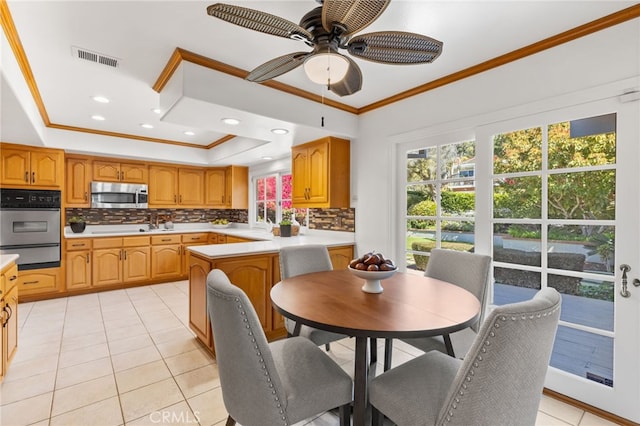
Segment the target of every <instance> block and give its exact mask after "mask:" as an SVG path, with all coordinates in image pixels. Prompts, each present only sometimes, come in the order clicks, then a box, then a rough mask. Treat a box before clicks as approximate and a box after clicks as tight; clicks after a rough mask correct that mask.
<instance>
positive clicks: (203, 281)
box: [187, 253, 215, 353]
mask: <svg viewBox="0 0 640 426" xmlns="http://www.w3.org/2000/svg"><path fill="white" fill-rule="evenodd" d="M187 258H188V259H189V328H191V330H193V332H194V333H195V335H196V337H197V338H198V340H200V341H201V342H202V343H203V344H204V345H205V346H206V347H207V348H208V349H209V350H210V351H212V352H213V353H215V349H214V347H213V336H212V335H211V323H210V322H209V313H208V312H207V275H208V274H209V271H211V261H209V260H207V259H201V258H199V257H195V256H193V255H192V254H191V253H189V254H187Z"/></svg>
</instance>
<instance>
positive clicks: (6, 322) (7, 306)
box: [2, 303, 13, 327]
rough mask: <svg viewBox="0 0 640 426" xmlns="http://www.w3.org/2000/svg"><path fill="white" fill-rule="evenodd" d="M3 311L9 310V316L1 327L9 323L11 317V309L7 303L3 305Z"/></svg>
mask: <svg viewBox="0 0 640 426" xmlns="http://www.w3.org/2000/svg"><path fill="white" fill-rule="evenodd" d="M4 309H8V310H9V316H7V320H6V321H5V322H4V324H2V326H3V327H4V326H5V325H7V324H8V323H9V320H10V319H11V317H12V316H13V309H11V306H9V304H8V303H7V304H6V305H5V307H4V308H3V309H2V310H4Z"/></svg>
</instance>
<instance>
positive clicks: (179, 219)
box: [65, 208, 249, 225]
mask: <svg viewBox="0 0 640 426" xmlns="http://www.w3.org/2000/svg"><path fill="white" fill-rule="evenodd" d="M65 214H66V218H67V220H68V219H69V218H70V217H71V216H82V217H84V220H85V221H86V222H87V224H88V225H131V224H134V225H135V224H144V223H149V221H150V220H153V221H155V218H156V216H158V218H159V222H160V223H164V222H165V220H166V219H168V218H169V217H171V218H172V220H173V222H175V223H200V222H201V223H206V222H210V221H212V220H214V219H228V220H229V221H230V222H235V223H248V221H249V215H248V211H247V210H242V209H237V210H231V209H229V210H218V209H76V208H68V209H66V210H65Z"/></svg>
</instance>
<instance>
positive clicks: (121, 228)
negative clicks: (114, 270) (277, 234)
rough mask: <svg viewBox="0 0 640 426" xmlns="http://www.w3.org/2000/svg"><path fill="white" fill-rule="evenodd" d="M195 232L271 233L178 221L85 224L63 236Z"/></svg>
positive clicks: (257, 235) (267, 236)
mask: <svg viewBox="0 0 640 426" xmlns="http://www.w3.org/2000/svg"><path fill="white" fill-rule="evenodd" d="M197 232H216V233H219V234H225V235H234V236H236V237H244V238H251V239H255V240H269V239H271V238H273V235H271V234H270V233H268V232H267V231H266V230H263V229H251V228H249V226H248V225H244V224H233V225H232V226H230V227H228V228H214V227H213V226H212V225H210V224H208V223H179V224H175V225H174V228H173V229H165V228H163V227H162V225H160V229H154V230H149V226H148V225H146V224H144V225H87V227H86V229H85V230H84V232H81V233H78V234H76V233H74V232H73V231H71V228H70V227H68V226H66V227H65V228H64V238H69V239H71V238H104V237H131V236H138V235H164V234H186V233H197Z"/></svg>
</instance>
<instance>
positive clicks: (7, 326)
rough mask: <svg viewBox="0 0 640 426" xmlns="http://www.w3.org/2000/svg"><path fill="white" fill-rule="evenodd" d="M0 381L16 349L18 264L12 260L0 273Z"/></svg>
mask: <svg viewBox="0 0 640 426" xmlns="http://www.w3.org/2000/svg"><path fill="white" fill-rule="evenodd" d="M0 281H1V282H0V311H1V312H2V315H0V321H1V322H2V327H1V328H0V346H1V349H2V352H1V354H0V382H1V381H2V380H3V379H4V376H5V374H7V369H8V368H9V364H10V363H11V360H12V359H13V357H14V355H15V354H16V351H17V349H18V266H17V265H16V264H15V263H14V262H12V263H10V264H8V265H6V266H5V267H4V268H3V269H2V272H1V273H0Z"/></svg>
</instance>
